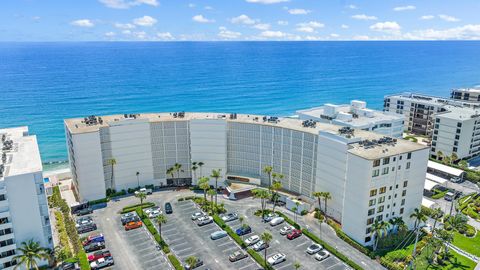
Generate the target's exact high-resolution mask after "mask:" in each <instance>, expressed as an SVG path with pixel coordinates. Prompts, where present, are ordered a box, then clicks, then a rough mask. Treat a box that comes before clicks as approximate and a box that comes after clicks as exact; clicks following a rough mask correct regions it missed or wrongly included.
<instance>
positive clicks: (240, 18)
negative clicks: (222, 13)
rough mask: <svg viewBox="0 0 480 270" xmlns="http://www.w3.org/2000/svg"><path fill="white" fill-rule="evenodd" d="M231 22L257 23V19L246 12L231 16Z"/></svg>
mask: <svg viewBox="0 0 480 270" xmlns="http://www.w3.org/2000/svg"><path fill="white" fill-rule="evenodd" d="M230 22H231V23H234V24H255V20H254V19H252V18H250V17H248V16H247V15H245V14H242V15H240V16H237V17H233V18H231V19H230Z"/></svg>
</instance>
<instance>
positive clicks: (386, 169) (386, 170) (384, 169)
mask: <svg viewBox="0 0 480 270" xmlns="http://www.w3.org/2000/svg"><path fill="white" fill-rule="evenodd" d="M388 169H389V168H388V167H385V168H383V171H382V175H384V174H387V173H388Z"/></svg>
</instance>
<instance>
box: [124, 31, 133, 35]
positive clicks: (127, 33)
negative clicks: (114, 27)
mask: <svg viewBox="0 0 480 270" xmlns="http://www.w3.org/2000/svg"><path fill="white" fill-rule="evenodd" d="M131 33H132V31H130V30H123V31H122V34H124V35H130V34H131Z"/></svg>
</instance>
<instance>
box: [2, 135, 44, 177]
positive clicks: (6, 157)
mask: <svg viewBox="0 0 480 270" xmlns="http://www.w3.org/2000/svg"><path fill="white" fill-rule="evenodd" d="M0 140H1V141H0V145H1V146H2V147H1V149H0V153H1V154H0V155H1V159H0V167H3V177H8V176H14V175H21V174H26V173H32V172H38V171H42V161H41V159H40V151H39V149H38V143H37V137H36V136H33V135H28V127H17V128H6V129H0ZM0 179H2V177H0Z"/></svg>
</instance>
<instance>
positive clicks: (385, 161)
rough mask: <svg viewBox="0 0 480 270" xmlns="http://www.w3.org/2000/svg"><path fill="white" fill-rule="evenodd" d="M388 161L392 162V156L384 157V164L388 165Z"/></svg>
mask: <svg viewBox="0 0 480 270" xmlns="http://www.w3.org/2000/svg"><path fill="white" fill-rule="evenodd" d="M388 163H390V158H389V157H387V158H384V159H383V165H387V164H388Z"/></svg>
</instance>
